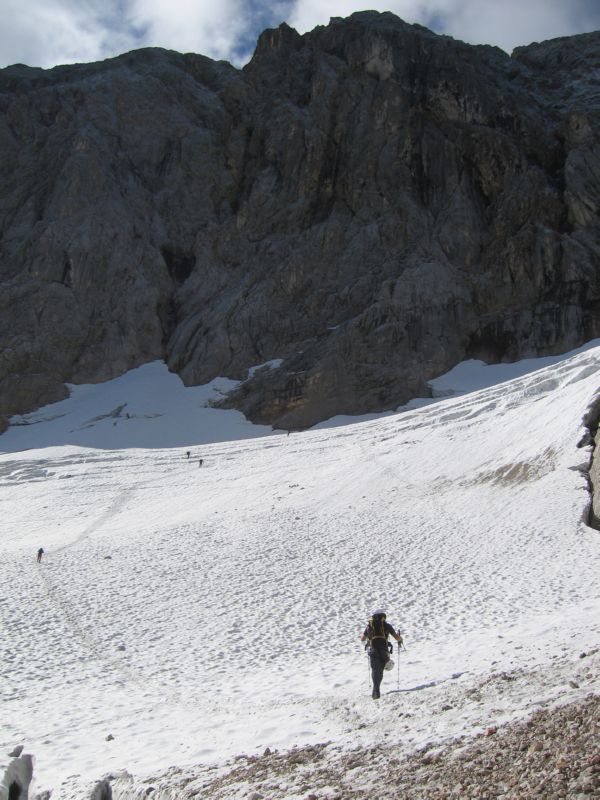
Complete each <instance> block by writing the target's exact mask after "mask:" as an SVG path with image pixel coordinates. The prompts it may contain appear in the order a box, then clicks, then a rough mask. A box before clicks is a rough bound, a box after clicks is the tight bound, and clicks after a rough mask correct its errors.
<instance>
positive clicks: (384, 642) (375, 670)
mask: <svg viewBox="0 0 600 800" xmlns="http://www.w3.org/2000/svg"><path fill="white" fill-rule="evenodd" d="M385 617H386V614H385V611H383V609H377V611H374V612H373V614H372V616H371V619H370V620H369V621H368V623H367V627H366V628H365V629H364V631H363V633H362V634H361V637H360V639H361V641H362V642H364V641H365V640H366V641H368V643H369V661H370V662H371V676H372V678H373V693H372V697H373V700H379V697H380V686H381V681H382V679H383V670H384V669H385V665H386V664H387V663H388V661H389V660H390V653H389V647H391V644H390V645H388V636H393V637H394V639H395V640H396V641H397V642H398V646H400V645H401V644H402V636H400V631H398V632H396V631H395V630H394V629H393V628H392V626H391V625H390V624H389V622H386V619H385Z"/></svg>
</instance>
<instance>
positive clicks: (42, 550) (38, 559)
mask: <svg viewBox="0 0 600 800" xmlns="http://www.w3.org/2000/svg"><path fill="white" fill-rule="evenodd" d="M43 555H44V548H43V547H40V549H39V550H38V551H37V562H38V564H39V563H40V561H41V560H42V556H43Z"/></svg>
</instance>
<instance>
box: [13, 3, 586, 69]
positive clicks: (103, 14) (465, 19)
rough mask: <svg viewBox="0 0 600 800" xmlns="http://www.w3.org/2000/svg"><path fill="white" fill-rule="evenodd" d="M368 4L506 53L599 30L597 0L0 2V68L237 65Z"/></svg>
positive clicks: (378, 9)
mask: <svg viewBox="0 0 600 800" xmlns="http://www.w3.org/2000/svg"><path fill="white" fill-rule="evenodd" d="M366 9H374V10H377V11H392V12H394V13H395V14H397V15H398V16H400V17H402V19H404V20H406V21H407V22H411V23H419V24H421V25H425V26H426V27H428V28H430V29H432V30H434V31H435V32H437V33H444V34H449V35H451V36H454V37H455V38H457V39H462V40H463V41H467V42H471V43H472V44H493V45H497V46H498V47H501V48H503V49H504V50H506V51H507V52H510V51H511V50H512V49H513V48H514V47H517V46H519V45H524V44H529V43H530V42H533V41H543V40H544V39H551V38H555V37H558V36H568V35H571V34H576V33H583V32H586V31H591V30H597V29H600V2H599V0H568V2H565V0H526V2H523V0H366V5H365V4H362V3H361V2H356V0H328V2H323V0H219V2H214V0H0V11H2V15H1V16H2V25H1V26H0V67H5V66H8V65H10V64H17V63H21V64H28V65H29V66H36V67H44V68H48V67H52V66H55V65H57V64H68V63H75V62H83V61H97V60H101V59H104V58H110V57H112V56H116V55H118V54H120V53H124V52H127V51H129V50H134V49H136V48H139V47H147V46H158V47H165V48H169V49H172V50H178V51H180V52H195V53H202V54H203V55H207V56H209V57H211V58H214V59H226V60H227V61H231V62H232V63H233V64H235V65H236V66H242V65H243V64H244V63H245V62H246V61H248V59H249V58H250V57H251V55H252V52H253V50H254V46H255V43H256V39H257V37H258V35H259V34H260V32H261V31H262V30H264V29H265V28H268V27H277V26H278V25H279V24H281V23H282V22H287V23H288V24H289V25H291V26H292V27H294V28H296V30H298V31H299V32H300V33H305V32H306V31H309V30H312V29H313V28H315V27H316V26H317V25H326V24H327V23H328V22H329V19H330V17H332V16H338V17H340V16H341V17H345V16H348V15H350V14H352V13H353V12H355V11H363V10H366Z"/></svg>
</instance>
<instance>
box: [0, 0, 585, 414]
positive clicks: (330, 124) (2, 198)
mask: <svg viewBox="0 0 600 800" xmlns="http://www.w3.org/2000/svg"><path fill="white" fill-rule="evenodd" d="M598 61H600V34H598V33H595V34H584V35H582V36H576V37H570V38H566V39H558V40H553V41H550V42H544V43H541V44H534V45H531V46H529V47H526V48H518V49H517V50H516V51H515V53H514V54H513V57H512V58H511V57H509V56H507V55H506V54H505V53H503V52H502V51H500V50H498V49H496V48H492V47H487V46H486V47H474V46H471V45H467V44H464V43H462V42H459V41H455V40H453V39H451V38H449V37H446V36H437V35H435V34H433V33H432V32H430V31H428V30H427V29H425V28H422V27H420V26H415V25H408V24H406V23H404V22H402V21H401V20H400V19H398V18H397V17H395V16H394V15H393V14H390V13H384V14H379V13H376V12H361V13H357V14H353V15H352V16H351V17H349V18H348V19H345V20H342V19H339V18H334V19H332V20H331V22H330V24H329V25H328V26H327V27H319V28H316V29H315V30H314V31H312V32H311V33H308V34H305V35H304V36H300V35H299V34H298V33H297V32H296V31H294V30H293V29H291V28H289V27H288V26H286V25H282V26H281V27H280V28H278V29H276V30H268V31H265V32H264V33H263V34H262V35H261V37H260V38H259V41H258V43H257V47H256V52H255V55H254V57H253V59H252V60H251V62H250V63H249V64H248V65H247V66H246V67H245V68H244V69H243V70H236V69H234V68H233V67H232V66H230V65H229V64H227V63H225V62H213V61H211V60H210V59H207V58H204V57H203V56H199V55H194V54H187V55H181V54H178V53H174V52H170V51H164V50H159V49H146V50H140V51H136V52H132V53H128V54H126V55H123V56H120V57H118V58H115V59H111V60H108V61H104V62H101V63H98V64H85V65H74V66H67V67H57V68H55V69H52V70H48V71H44V70H40V69H31V68H28V67H25V66H22V65H17V66H14V67H9V68H7V69H4V70H0V342H1V343H2V348H1V350H0V418H1V417H6V416H7V415H9V414H13V413H18V412H23V411H26V410H30V409H32V408H33V407H35V406H37V405H40V404H42V403H46V402H49V401H51V400H56V399H59V398H61V397H63V396H64V395H65V392H66V390H65V386H64V384H65V382H66V381H70V382H74V383H78V382H95V381H100V380H105V379H107V378H111V377H114V376H116V375H118V374H120V373H122V372H123V371H125V370H127V369H129V368H131V367H134V366H137V365H139V364H142V363H144V362H147V361H149V360H153V359H160V358H164V359H165V360H166V361H167V363H168V365H169V368H170V369H171V370H173V371H176V372H178V373H179V374H180V375H181V376H182V378H183V380H184V381H185V382H186V383H187V384H197V383H201V382H205V381H208V380H210V379H211V378H213V377H215V376H217V375H224V376H227V377H232V378H237V379H244V378H246V375H247V369H248V367H250V366H252V365H256V364H261V363H264V362H267V361H269V360H272V359H275V358H280V359H283V362H282V364H281V366H279V367H278V368H274V369H270V370H258V371H257V372H256V373H255V374H254V376H253V377H252V379H250V380H246V381H245V382H244V383H243V384H242V385H241V387H240V388H239V389H238V390H236V391H235V392H234V393H232V394H231V396H230V397H229V398H227V399H226V400H225V401H224V404H225V405H229V406H234V407H237V408H240V409H241V410H243V411H244V412H245V413H246V414H247V415H248V416H249V417H250V418H251V419H252V420H256V421H260V422H267V423H271V424H273V425H275V426H278V427H284V428H302V427H306V426H309V425H312V424H314V423H315V422H317V421H319V420H321V419H324V418H326V417H328V416H331V415H334V414H337V413H361V412H365V411H373V410H383V409H389V408H393V407H395V406H397V405H399V404H401V403H403V402H405V401H406V400H408V399H409V398H410V397H413V396H415V395H417V394H426V393H427V381H428V380H429V379H430V378H432V377H434V376H435V375H437V374H439V373H441V372H444V371H445V370H447V369H449V368H450V367H451V366H453V365H454V364H455V363H457V362H458V361H460V360H462V359H464V358H467V357H474V358H482V359H485V360H488V361H502V360H504V361H510V360H515V359H518V358H522V357H525V356H534V355H544V354H550V353H556V352H559V351H563V350H566V349H568V348H570V347H573V346H575V345H577V344H580V343H581V342H582V341H584V340H586V339H590V338H593V337H595V336H600V269H599V268H598V263H600V262H599V258H600V227H599V225H598V209H599V208H600V140H599V137H598V130H600V128H599V126H598V121H599V120H598V117H599V114H600V93H599V92H598V89H597V86H596V83H595V78H594V74H595V73H594V69H593V68H592V67H593V66H594V65H595V64H596V63H598Z"/></svg>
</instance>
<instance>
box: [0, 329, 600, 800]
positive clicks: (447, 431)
mask: <svg viewBox="0 0 600 800" xmlns="http://www.w3.org/2000/svg"><path fill="white" fill-rule="evenodd" d="M598 344H599V343H598V342H594V343H593V345H595V346H593V347H589V348H587V349H583V350H582V351H580V352H577V353H576V354H575V355H571V356H569V357H565V358H563V359H551V360H549V362H546V363H549V365H548V366H544V367H543V368H542V369H538V370H536V371H529V372H527V373H526V374H521V375H520V376H518V377H513V378H512V379H510V380H508V381H506V382H504V383H496V384H495V385H492V386H488V388H483V389H479V390H478V391H474V392H472V393H470V394H465V395H462V396H458V397H449V398H448V399H443V400H441V401H439V402H436V403H435V404H430V405H426V406H424V407H423V408H417V409H415V410H409V411H405V412H403V413H398V414H387V415H382V416H381V417H380V418H378V419H373V420H371V421H367V422H360V423H357V424H353V425H343V426H339V427H329V428H327V427H320V428H319V429H317V430H314V431H309V432H306V433H292V434H291V435H290V436H286V435H285V434H281V433H276V434H274V435H266V434H270V433H271V432H270V431H269V430H268V429H266V430H262V431H253V430H252V429H253V426H251V425H250V424H249V423H247V422H245V421H244V420H243V418H241V419H240V417H241V415H238V416H237V417H233V416H229V415H231V414H235V412H222V411H217V410H214V409H207V408H202V409H201V414H202V416H201V418H200V416H199V417H198V418H197V420H198V421H197V423H196V426H195V424H194V419H195V417H194V414H198V413H200V412H199V410H198V409H199V407H200V406H201V405H202V404H203V403H204V404H206V403H205V401H206V396H205V395H201V392H200V393H198V396H197V397H195V400H194V402H193V403H191V405H189V404H188V405H189V407H188V406H186V409H183V406H182V405H181V403H183V400H182V401H181V403H180V402H179V401H178V403H179V405H177V407H176V410H175V411H174V412H170V411H169V409H168V408H167V406H168V402H167V401H168V397H169V394H170V393H172V394H173V396H177V397H178V396H179V395H178V392H179V389H178V387H176V386H175V384H170V386H171V388H170V389H168V390H167V389H165V391H162V390H161V388H160V385H159V384H160V376H159V375H158V372H159V371H160V369H159V368H158V367H156V366H152V365H148V366H149V368H150V371H151V370H154V371H155V373H156V374H154V383H152V382H151V381H150V382H149V383H147V384H145V385H144V386H145V388H144V389H143V391H138V394H137V395H135V397H136V398H137V399H135V400H133V399H131V398H132V397H133V396H134V394H135V392H134V387H135V386H138V388H139V384H140V382H141V379H140V377H139V376H140V374H141V375H145V374H146V373H145V372H144V370H146V372H148V368H141V373H140V371H135V372H136V373H138V380H136V379H135V376H134V377H131V376H133V373H130V377H129V378H127V380H128V381H129V384H126V383H122V384H121V388H120V389H119V390H118V391H114V389H115V383H116V382H110V385H109V384H104V385H103V386H104V388H103V389H101V388H100V387H97V388H98V391H109V392H112V394H110V397H108V396H106V395H104V396H103V397H104V399H103V400H102V402H101V403H99V402H98V396H96V398H95V400H94V397H93V392H92V391H91V389H89V387H82V388H81V392H80V394H81V396H82V397H85V398H86V399H85V403H86V406H85V409H84V410H83V411H82V410H81V404H80V405H79V406H78V408H79V411H78V412H77V413H79V414H80V416H78V417H77V419H75V417H74V416H72V414H74V413H75V412H74V411H73V410H72V409H71V411H69V408H68V407H67V409H66V410H65V406H64V404H68V403H69V402H74V400H75V399H76V397H77V392H74V395H73V397H72V398H70V400H67V401H63V404H56V405H55V406H50V407H47V408H46V409H42V410H41V411H40V412H36V414H37V417H36V418H35V419H33V420H32V418H31V415H29V421H30V422H31V421H36V420H37V424H27V425H24V424H22V423H23V422H27V419H26V418H21V419H20V420H18V421H19V422H20V423H21V424H20V425H18V426H16V427H11V428H10V429H9V431H8V432H7V433H6V434H4V435H3V436H2V437H0V451H2V450H4V452H3V454H2V455H0V503H1V505H0V511H1V512H2V513H1V516H0V581H1V588H0V619H1V621H2V632H3V634H2V638H1V642H0V663H1V664H2V681H1V682H0V690H1V692H2V706H1V710H2V715H1V726H0V731H1V733H0V737H1V740H0V752H1V753H3V754H4V755H5V756H6V754H7V753H8V752H9V750H11V749H12V748H13V747H14V746H15V745H17V744H24V745H25V752H28V753H32V754H33V755H34V756H35V773H34V788H35V791H38V792H41V791H42V790H45V789H53V794H52V798H53V800H56V798H60V799H61V800H63V799H64V798H74V799H75V798H77V800H79V798H84V797H89V796H90V792H91V787H93V785H94V782H95V780H97V779H99V778H100V777H102V776H103V775H104V774H106V773H108V772H112V773H113V775H114V774H116V773H118V772H119V771H120V770H127V771H128V772H129V773H131V774H132V775H133V779H129V778H127V779H125V778H123V779H122V780H121V782H120V783H121V784H122V786H125V787H126V788H124V789H123V788H121V789H119V788H118V786H117V787H116V788H115V792H114V796H115V798H119V797H122V798H125V797H133V796H134V794H135V786H136V781H138V780H141V779H143V778H144V777H147V776H149V775H153V776H155V777H156V781H155V783H154V785H155V786H157V785H158V786H161V785H162V786H163V787H164V791H165V793H164V794H161V793H160V791H158V792H157V793H155V794H154V795H153V796H154V797H156V798H158V797H163V796H164V797H167V796H168V782H169V778H167V777H162V778H161V777H160V774H161V773H162V772H163V771H165V770H166V769H167V768H169V767H170V766H173V765H176V766H177V767H178V768H183V769H185V768H189V767H192V766H193V767H194V769H195V770H197V771H202V770H210V769H214V768H215V766H216V767H218V769H219V770H221V771H224V772H226V771H227V769H229V766H228V763H229V761H230V760H231V759H233V758H234V757H235V756H236V755H237V754H240V753H246V754H254V753H262V752H263V751H264V750H265V748H267V747H269V748H270V749H271V750H274V749H278V750H285V749H287V748H291V747H294V746H301V745H305V744H316V743H323V742H329V743H330V745H329V748H328V750H330V751H331V752H337V753H340V752H347V751H349V750H351V749H352V748H356V747H362V746H370V745H374V744H382V743H385V744H386V745H394V746H395V747H396V748H397V751H398V752H399V753H410V752H412V751H415V750H416V749H417V748H419V747H423V746H425V745H428V744H429V745H431V744H441V743H442V742H444V741H446V740H448V739H449V738H451V737H455V736H459V735H463V734H474V733H478V732H481V731H482V730H483V729H484V728H486V727H487V726H489V725H492V724H501V723H503V722H506V721H508V720H514V719H519V718H523V717H524V716H526V715H528V714H530V713H531V711H532V710H533V709H535V708H536V707H538V706H539V705H541V704H547V703H550V704H553V703H561V702H566V701H567V700H574V699H577V698H579V697H584V696H585V695H587V694H589V692H590V691H596V692H597V691H599V690H600V677H598V674H599V673H598V671H597V670H596V672H595V676H596V677H592V676H590V675H588V677H587V679H586V680H582V679H581V678H580V679H579V682H578V683H575V682H574V681H573V680H572V677H573V675H574V673H575V670H576V669H577V667H578V665H579V656H580V654H581V653H582V652H587V653H590V651H592V652H593V651H594V650H596V649H597V648H598V647H599V646H600V581H598V575H599V573H600V533H599V532H598V531H595V530H592V529H591V528H589V527H587V525H586V522H585V520H586V518H587V516H586V514H587V508H588V505H589V501H590V495H589V489H588V483H587V474H586V470H587V467H588V464H589V460H590V454H591V447H590V446H589V445H587V446H582V447H578V443H580V441H581V439H582V436H583V434H584V432H585V431H584V428H583V425H582V418H583V416H584V414H585V413H586V411H587V410H588V408H589V407H590V405H591V404H592V403H593V402H594V401H595V400H597V398H598V395H599V389H600V346H598ZM541 363H544V362H541ZM521 364H523V362H521ZM539 365H540V362H537V363H536V362H531V363H530V364H529V365H527V366H528V369H529V370H533V369H534V368H535V367H536V366H539ZM461 369H462V371H461V370H459V371H458V373H456V375H455V378H456V380H455V383H454V384H452V380H450V379H448V377H447V376H446V378H445V380H444V381H442V380H441V379H440V385H439V387H438V393H439V394H444V393H449V392H452V391H453V392H456V391H457V390H458V389H460V386H459V385H458V384H460V381H461V380H463V381H464V382H465V384H467V383H468V385H469V387H473V386H478V385H481V383H479V384H478V383H477V381H475V383H473V380H472V378H473V374H474V372H476V371H478V373H479V374H480V375H481V374H483V372H485V371H486V370H487V373H488V376H487V383H488V384H489V383H494V379H493V376H494V375H496V380H498V376H500V379H502V378H507V377H508V378H510V377H511V375H514V374H518V371H519V369H520V371H521V372H522V371H523V367H522V366H521V368H519V367H518V366H517V365H515V370H516V372H515V371H513V372H512V373H511V372H508V373H507V372H506V370H503V369H502V368H500V371H499V372H498V371H496V372H494V370H493V369H492V368H491V367H484V366H483V365H476V364H471V365H467V366H463V367H462V368H461ZM467 373H468V375H469V380H468V381H467V380H466V378H465V376H466V374H467ZM148 374H149V373H148ZM165 374H166V373H165ZM449 375H450V376H451V375H452V373H449ZM457 376H458V377H457ZM173 377H174V376H173ZM119 380H120V381H121V380H122V379H119ZM169 380H170V378H169ZM435 383H436V382H433V384H434V388H435ZM161 385H162V384H161ZM127 386H128V388H127ZM88 389H89V391H88ZM136 391H137V390H136ZM186 391H196V392H198V390H186ZM119 392H120V393H119ZM124 402H125V403H127V405H126V406H124V407H123V408H121V409H120V410H119V411H118V413H117V414H116V415H114V414H112V412H113V411H115V409H118V408H119V406H121V405H122V404H123V403H124ZM56 406H60V408H59V409H58V410H57V408H56ZM159 406H160V407H159ZM159 413H160V416H157V415H158V414H159ZM70 414H71V416H70ZM128 414H129V416H127V415H128ZM207 415H208V416H207ZM51 417H53V418H54V419H49V418H51ZM157 420H159V421H160V423H158V422H157ZM227 420H229V421H230V422H227ZM233 420H235V423H234V422H233ZM334 422H335V421H334ZM184 423H185V424H184ZM230 423H231V424H232V425H233V424H235V425H237V426H238V427H237V430H238V431H239V430H244V431H245V433H244V434H240V437H241V436H242V435H245V436H252V435H254V436H255V437H256V438H245V439H242V438H239V439H237V440H231V436H232V435H231V434H230V435H229V436H227V434H226V430H227V428H228V425H229V424H230ZM157 424H160V426H161V427H160V433H156V428H153V427H152V426H155V425H157ZM170 425H171V426H172V429H173V430H174V431H175V432H174V434H173V439H172V440H171V443H172V444H174V445H177V446H173V447H167V446H165V445H166V443H167V441H168V431H169V426H170ZM57 426H59V427H57ZM86 426H87V427H86ZM222 429H223V430H224V431H225V432H221V433H219V431H222ZM82 430H83V431H84V435H86V436H89V437H90V438H89V441H88V446H75V445H74V444H73V443H71V444H70V443H69V441H71V442H74V441H76V442H77V443H78V444H79V445H81V440H80V439H78V438H77V437H80V436H81V435H82V433H81V432H82ZM153 430H154V431H155V436H156V440H159V441H160V442H161V447H160V449H158V448H157V447H155V448H154V449H150V448H148V447H146V449H141V447H140V444H141V442H148V441H152V435H153V434H152V431H153ZM132 431H133V432H134V434H135V435H134V436H133V434H132V436H133V439H132V438H131V437H130V433H131V432H132ZM144 431H145V432H146V434H145V435H144ZM186 434H187V439H186V438H185V436H186ZM263 434H264V435H263ZM69 435H70V436H71V439H69ZM217 436H220V438H221V440H220V441H217V440H216V437H217ZM94 437H95V438H94ZM228 438H229V439H230V440H228V441H226V440H225V439H228ZM210 441H212V443H209V442H210ZM36 443H38V444H39V445H40V446H38V448H37V449H28V450H25V449H22V448H25V447H34V446H36ZM132 444H135V445H136V446H131V445H132ZM93 445H95V447H94V446H93ZM102 445H103V446H104V449H100V447H101V446H102ZM187 450H190V451H191V457H190V458H188V457H187V454H186V451H187ZM200 458H202V459H203V460H204V463H203V465H202V466H199V459H200ZM38 547H43V548H44V550H45V556H44V558H43V560H42V563H41V564H37V563H36V559H35V554H36V551H37V549H38ZM376 606H385V607H386V609H387V610H388V620H389V621H390V622H391V623H392V624H393V625H395V626H399V627H400V629H401V631H402V633H403V636H404V637H405V644H406V651H402V652H401V653H400V654H399V658H398V657H397V654H394V659H395V660H398V661H399V672H397V670H396V668H394V670H393V671H392V672H387V673H386V674H385V678H384V682H383V686H382V690H383V694H382V698H381V700H380V701H373V700H372V699H371V697H370V688H369V675H368V668H367V659H366V655H365V653H364V650H363V646H362V644H361V643H360V642H359V640H358V636H359V634H360V632H361V630H362V629H363V628H364V625H365V623H366V620H367V619H368V616H369V613H370V611H372V609H373V608H374V607H376ZM591 658H592V659H598V656H597V655H592V656H591ZM570 681H571V683H570ZM571 684H574V685H571ZM5 760H6V759H5ZM0 774H1V773H0ZM161 781H162V784H161ZM117 784H119V781H117ZM127 787H129V789H127ZM247 790H248V787H245V788H244V787H242V789H240V792H241V794H239V796H240V797H245V796H247ZM280 790H281V791H280V795H279V796H281V797H289V798H292V797H306V794H302V792H301V790H300V788H299V784H298V786H296V785H292V784H289V785H285V784H282V786H281V787H280ZM128 792H129V794H128ZM229 796H230V797H234V796H238V795H234V794H230V795H229Z"/></svg>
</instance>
